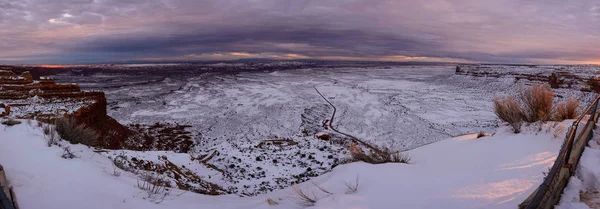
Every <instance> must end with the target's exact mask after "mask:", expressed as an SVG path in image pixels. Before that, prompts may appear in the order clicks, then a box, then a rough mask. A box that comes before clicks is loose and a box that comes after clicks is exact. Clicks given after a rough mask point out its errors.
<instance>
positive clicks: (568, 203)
mask: <svg viewBox="0 0 600 209" xmlns="http://www.w3.org/2000/svg"><path fill="white" fill-rule="evenodd" d="M598 130H599V129H598V128H596V129H595V130H594V137H593V138H592V140H590V142H589V143H588V146H586V147H585V149H584V151H583V154H582V155H581V159H580V161H579V164H578V165H577V170H576V171H575V176H573V177H571V178H570V179H569V183H568V184H567V187H566V188H565V190H564V192H563V196H562V197H561V200H560V202H559V204H558V205H557V206H556V208H557V209H590V208H600V166H599V165H600V133H599V132H598Z"/></svg>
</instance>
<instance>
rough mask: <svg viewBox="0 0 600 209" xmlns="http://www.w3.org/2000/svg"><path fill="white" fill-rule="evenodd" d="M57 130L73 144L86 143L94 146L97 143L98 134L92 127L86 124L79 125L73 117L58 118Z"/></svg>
mask: <svg viewBox="0 0 600 209" xmlns="http://www.w3.org/2000/svg"><path fill="white" fill-rule="evenodd" d="M56 132H57V133H58V135H59V136H60V137H62V138H63V139H64V140H67V141H69V142H71V143H72V144H79V143H81V144H84V145H88V146H93V145H95V144H96V140H97V139H98V134H97V133H96V131H94V130H93V129H91V128H88V127H86V126H85V125H77V123H76V122H75V121H74V120H72V119H65V118H61V119H58V120H56Z"/></svg>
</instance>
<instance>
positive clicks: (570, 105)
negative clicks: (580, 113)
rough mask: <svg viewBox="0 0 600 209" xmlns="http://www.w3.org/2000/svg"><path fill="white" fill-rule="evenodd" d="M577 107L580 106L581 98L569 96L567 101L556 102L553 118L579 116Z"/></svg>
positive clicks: (560, 119) (560, 118)
mask: <svg viewBox="0 0 600 209" xmlns="http://www.w3.org/2000/svg"><path fill="white" fill-rule="evenodd" d="M577 108H579V100H577V99H575V98H573V97H569V99H568V100H567V101H566V102H560V103H558V104H556V108H554V116H553V118H554V120H557V121H563V120H566V119H574V118H576V117H577Z"/></svg>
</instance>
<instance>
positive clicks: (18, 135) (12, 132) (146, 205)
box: [0, 121, 568, 209]
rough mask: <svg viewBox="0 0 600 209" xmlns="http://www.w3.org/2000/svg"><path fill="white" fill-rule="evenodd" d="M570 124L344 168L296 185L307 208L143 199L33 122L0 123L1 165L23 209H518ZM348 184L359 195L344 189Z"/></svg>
mask: <svg viewBox="0 0 600 209" xmlns="http://www.w3.org/2000/svg"><path fill="white" fill-rule="evenodd" d="M566 124H568V122H563V123H557V124H545V125H543V126H542V127H541V131H539V130H540V128H539V126H535V125H534V126H532V127H525V130H524V131H523V133H521V134H517V135H515V134H512V133H511V132H510V131H509V130H508V128H507V127H501V128H499V129H498V130H496V133H495V134H494V135H493V136H489V137H483V138H478V139H477V138H476V134H472V135H463V136H459V137H455V138H448V139H446V140H443V141H440V142H437V143H434V144H430V145H426V146H423V147H419V148H416V149H414V150H411V151H409V155H410V156H412V158H413V162H412V164H381V165H371V164H365V163H351V164H346V165H341V166H338V167H335V168H334V169H333V170H332V171H331V172H329V173H326V174H324V175H321V176H319V177H316V178H314V179H312V180H311V181H309V182H305V183H301V184H299V185H296V186H295V188H296V189H298V190H302V191H303V192H305V193H306V194H307V195H308V196H309V197H311V198H313V199H314V200H315V201H316V202H315V203H314V204H313V203H308V204H302V203H307V202H302V201H301V200H300V198H299V196H298V195H297V193H296V192H295V189H294V188H286V189H281V190H275V191H273V192H270V193H266V194H261V195H258V196H253V197H239V196H237V195H223V196H208V195H200V194H196V193H192V192H184V191H180V190H178V189H169V191H165V192H164V193H161V195H158V196H159V197H158V198H156V196H154V197H150V198H148V197H149V195H148V192H147V191H145V190H142V189H140V188H139V185H140V181H143V179H140V178H139V173H138V175H136V174H134V173H131V172H125V171H121V170H118V169H115V167H114V166H113V161H112V160H111V159H109V158H108V156H107V154H99V153H95V152H94V150H93V149H91V148H88V147H85V146H83V145H71V144H68V143H67V142H64V141H63V142H61V146H62V147H66V146H68V147H70V149H71V151H72V152H73V153H74V154H75V155H76V156H77V157H76V158H74V159H64V158H62V157H61V156H62V155H63V153H64V150H63V148H61V147H58V146H52V147H48V146H47V143H46V141H45V138H44V133H43V130H42V129H41V128H39V127H38V126H37V125H36V122H26V121H23V123H22V124H20V125H16V126H11V127H8V126H2V125H0V164H2V165H3V166H4V168H5V170H6V172H7V175H8V179H9V181H10V183H11V184H12V186H13V187H14V191H15V193H16V195H17V198H18V202H19V205H20V208H22V209H37V208H40V209H41V208H43V209H53V208H56V209H59V208H60V209H71V208H72V209H81V208H87V209H94V208H98V209H100V208H101V209H105V208H123V209H137V208H140V209H141V208H143V209H151V208H196V209H197V208H208V209H210V208H218V209H227V208H232V209H233V208H244V209H260V208H264V209H267V208H268V209H271V208H272V209H276V208H281V209H289V208H323V209H325V208H327V209H331V208H340V209H342V208H371V209H385V208H515V207H516V205H517V204H518V203H520V202H521V201H522V200H524V199H525V198H526V197H527V196H528V195H529V194H530V193H531V192H532V191H533V190H535V188H536V187H537V186H538V185H539V183H541V181H542V179H543V172H546V171H547V169H548V167H549V166H550V165H551V164H552V162H553V160H554V159H555V157H556V155H557V153H558V151H559V147H560V145H561V142H562V139H563V136H564V131H566V127H567V125H566ZM130 152H131V151H130ZM134 154H135V153H134ZM159 154H160V155H166V156H168V157H169V158H171V159H175V158H177V159H180V160H179V161H184V160H185V157H181V156H178V155H180V154H175V153H169V152H160V153H157V152H146V153H138V155H140V156H141V155H144V156H147V157H148V158H151V156H150V155H157V158H158V155H159ZM190 163H193V162H190ZM115 170H116V171H117V172H118V173H120V175H115ZM316 185H318V187H317V186H316ZM347 185H350V186H351V187H354V186H355V185H358V189H357V191H356V192H352V191H348V190H349V189H348V186H347ZM319 187H320V188H322V189H319ZM323 190H325V191H327V192H325V191H323ZM164 194H166V196H165V197H164V199H163V198H161V197H162V195H164ZM157 199H159V200H160V201H157ZM156 202H159V203H156Z"/></svg>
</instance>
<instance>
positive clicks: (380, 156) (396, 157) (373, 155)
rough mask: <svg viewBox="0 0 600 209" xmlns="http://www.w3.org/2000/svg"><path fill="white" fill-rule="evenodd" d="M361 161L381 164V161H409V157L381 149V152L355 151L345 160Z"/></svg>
mask: <svg viewBox="0 0 600 209" xmlns="http://www.w3.org/2000/svg"><path fill="white" fill-rule="evenodd" d="M357 161H362V162H365V163H370V164H383V163H407V164H408V163H410V162H411V157H410V156H408V155H406V154H403V153H399V152H391V151H389V150H382V152H381V153H378V152H374V151H371V152H367V153H365V152H357V153H354V152H353V153H352V158H350V159H348V160H347V161H346V162H347V163H349V162H357Z"/></svg>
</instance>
